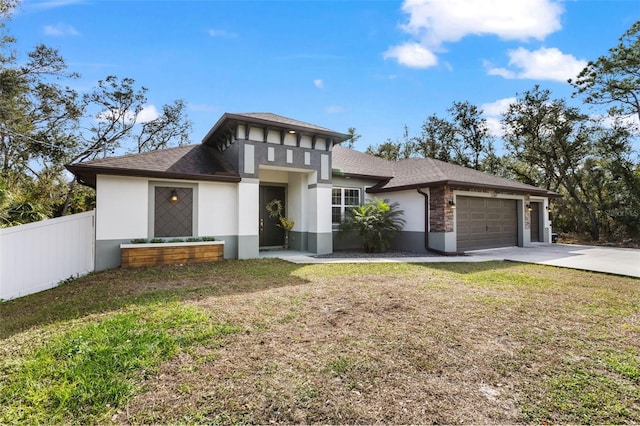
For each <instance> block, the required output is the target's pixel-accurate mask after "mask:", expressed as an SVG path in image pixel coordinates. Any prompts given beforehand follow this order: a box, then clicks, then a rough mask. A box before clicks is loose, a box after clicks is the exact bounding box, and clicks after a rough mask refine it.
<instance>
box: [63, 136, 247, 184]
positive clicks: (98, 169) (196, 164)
mask: <svg viewBox="0 0 640 426" xmlns="http://www.w3.org/2000/svg"><path fill="white" fill-rule="evenodd" d="M66 168H67V169H68V170H69V171H71V172H72V173H73V174H74V175H76V177H77V178H78V181H79V182H80V183H82V184H85V185H88V186H91V187H93V188H95V186H96V175H98V174H103V175H119V176H144V177H153V178H166V179H191V180H204V181H221V182H240V175H239V174H238V172H237V171H235V170H233V168H232V167H231V165H230V164H229V163H228V162H227V161H226V160H225V159H224V158H223V157H222V153H221V152H220V151H218V150H217V149H215V148H212V147H208V146H206V145H187V146H181V147H177V148H169V149H163V150H158V151H151V152H144V153H141V154H130V155H124V156H121V157H112V158H103V159H99V160H93V161H87V162H84V163H79V164H70V165H67V166H66Z"/></svg>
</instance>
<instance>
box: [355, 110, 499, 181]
mask: <svg viewBox="0 0 640 426" xmlns="http://www.w3.org/2000/svg"><path fill="white" fill-rule="evenodd" d="M482 113H483V111H482V110H481V109H480V108H478V107H477V106H475V105H473V104H471V103H469V102H468V101H465V102H453V104H452V106H451V107H449V108H448V109H447V114H448V117H447V118H442V117H439V116H438V115H436V114H432V115H430V116H429V117H428V118H427V120H426V121H425V122H424V123H423V125H422V133H421V135H419V136H414V137H410V136H409V130H408V128H407V126H405V127H404V133H403V140H402V141H395V142H394V141H392V140H390V139H387V141H386V142H384V143H383V144H381V145H378V146H377V147H372V146H369V147H368V148H367V151H366V152H367V153H368V154H371V155H375V156H377V157H381V158H384V159H386V160H390V161H398V160H401V159H404V158H410V157H415V156H418V157H427V158H435V159H437V160H441V161H446V162H449V163H453V164H458V165H460V166H464V167H470V168H473V169H476V170H487V171H491V172H496V171H497V170H498V169H499V161H498V159H497V157H496V154H495V150H494V147H493V138H492V136H491V134H490V133H489V128H488V125H487V120H486V119H485V118H483V117H482Z"/></svg>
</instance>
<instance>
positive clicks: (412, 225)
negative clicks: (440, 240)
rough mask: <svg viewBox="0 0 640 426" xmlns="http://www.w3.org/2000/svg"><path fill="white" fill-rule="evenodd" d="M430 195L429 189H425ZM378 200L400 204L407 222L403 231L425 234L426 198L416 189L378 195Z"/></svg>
mask: <svg viewBox="0 0 640 426" xmlns="http://www.w3.org/2000/svg"><path fill="white" fill-rule="evenodd" d="M423 191H424V192H427V193H428V189H424V190H423ZM376 195H377V196H378V198H382V199H388V200H389V201H390V202H391V203H394V202H397V203H398V204H400V207H399V208H400V210H403V211H404V215H403V216H402V218H403V219H404V220H405V225H404V227H403V231H415V232H424V225H425V218H424V207H425V206H424V196H423V195H422V194H419V193H418V191H416V190H415V189H412V190H407V191H399V192H388V193H382V194H376Z"/></svg>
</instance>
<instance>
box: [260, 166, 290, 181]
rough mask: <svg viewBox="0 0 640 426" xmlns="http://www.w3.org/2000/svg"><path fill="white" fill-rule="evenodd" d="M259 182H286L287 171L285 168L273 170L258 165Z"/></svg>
mask: <svg viewBox="0 0 640 426" xmlns="http://www.w3.org/2000/svg"><path fill="white" fill-rule="evenodd" d="M258 176H259V177H260V183H262V184H267V183H287V182H289V172H288V171H286V170H274V169H266V168H264V167H260V171H259V172H258Z"/></svg>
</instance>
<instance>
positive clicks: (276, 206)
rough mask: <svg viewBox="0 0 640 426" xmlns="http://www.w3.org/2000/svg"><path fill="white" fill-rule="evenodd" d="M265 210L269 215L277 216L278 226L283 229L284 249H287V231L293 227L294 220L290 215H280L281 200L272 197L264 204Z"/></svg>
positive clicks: (281, 208)
mask: <svg viewBox="0 0 640 426" xmlns="http://www.w3.org/2000/svg"><path fill="white" fill-rule="evenodd" d="M265 208H266V209H267V212H269V216H270V217H274V218H278V224H277V226H279V227H280V228H282V229H284V249H285V250H288V249H289V231H291V230H292V229H293V226H294V225H295V222H294V221H293V219H291V218H290V217H285V216H283V215H282V210H283V207H282V201H281V200H279V199H277V198H274V199H273V200H271V201H269V202H268V203H267V205H266V206H265Z"/></svg>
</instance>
